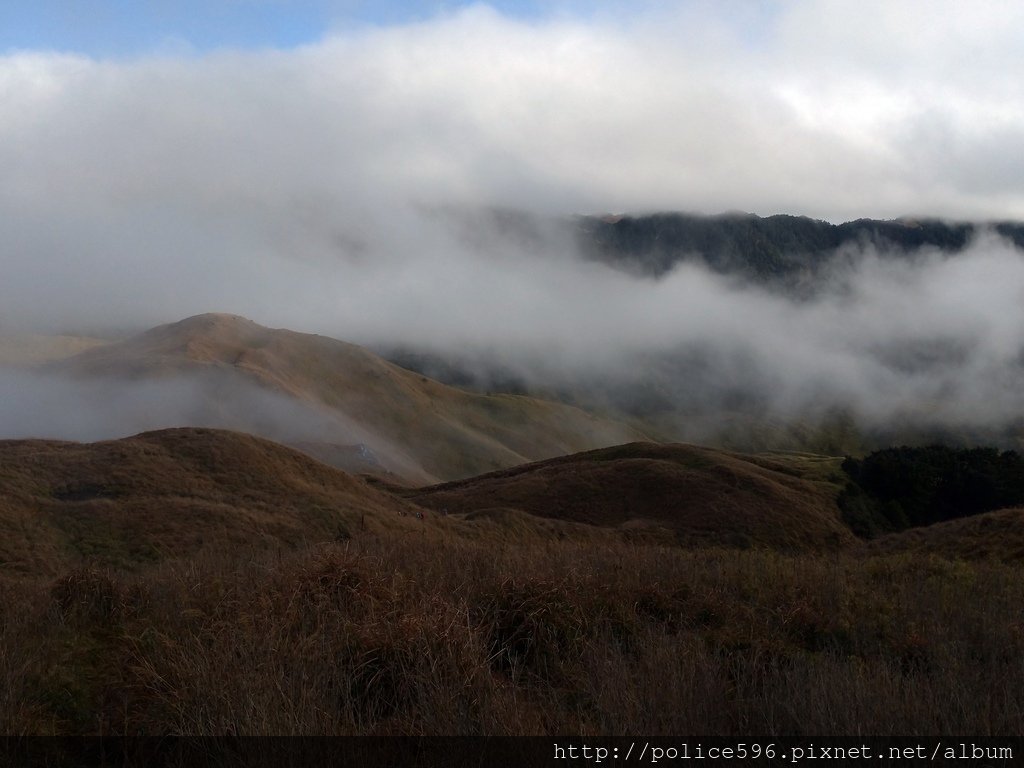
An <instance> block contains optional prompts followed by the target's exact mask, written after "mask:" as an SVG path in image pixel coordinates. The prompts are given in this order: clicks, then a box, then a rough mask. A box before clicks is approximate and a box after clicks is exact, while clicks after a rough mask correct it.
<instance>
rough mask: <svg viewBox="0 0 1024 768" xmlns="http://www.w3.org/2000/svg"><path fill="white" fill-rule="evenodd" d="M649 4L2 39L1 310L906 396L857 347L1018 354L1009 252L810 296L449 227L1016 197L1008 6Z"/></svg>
mask: <svg viewBox="0 0 1024 768" xmlns="http://www.w3.org/2000/svg"><path fill="white" fill-rule="evenodd" d="M669 5H671V6H672V7H671V8H669V9H666V8H665V5H664V4H654V3H649V4H644V5H643V6H642V10H639V11H635V12H634V13H632V14H630V13H629V11H630V10H631V9H636V8H638V7H641V6H639V5H638V4H614V3H613V4H606V5H605V6H604V7H603V10H602V11H601V12H598V13H595V14H593V15H591V16H589V17H588V18H587V19H582V18H581V17H573V16H571V15H568V14H561V15H559V14H556V15H553V16H551V17H550V18H547V19H539V20H535V21H530V22H524V21H515V20H511V19H509V18H507V17H504V16H502V15H501V14H499V13H497V12H495V11H493V10H490V9H488V8H487V7H485V6H477V7H473V8H470V9H468V10H463V11H460V12H457V13H453V14H449V15H446V16H442V17H438V18H437V19H434V20H432V21H427V22H423V23H418V24H411V25H407V26H403V27H383V28H362V29H360V30H358V31H341V32H338V33H336V34H334V35H333V36H331V37H328V38H327V39H325V40H323V41H322V42H319V43H317V44H313V45H309V46H305V47H302V48H298V49H295V50H289V51H262V52H231V51H223V52H219V53H214V54H208V55H201V56H197V55H195V54H194V53H190V54H188V55H182V56H178V55H176V54H175V53H174V51H173V50H167V51H162V52H161V53H160V55H154V56H152V57H148V58H140V59H137V60H132V61H117V62H110V61H95V60H90V59H87V58H80V57H69V56H58V55H51V54H45V53H19V54H12V55H9V56H6V57H4V58H0V169H2V171H3V172H2V173H0V226H2V231H3V233H4V238H3V241H2V242H0V272H2V275H0V325H13V324H18V323H22V324H35V325H48V326H50V327H57V328H68V327H82V326H86V325H90V324H91V325H93V326H97V325H99V326H102V325H122V326H127V325H134V326H142V325H148V324H154V323H157V322H164V321H170V320H174V319H178V318H180V317H183V316H186V315H189V314H193V313H196V312H202V311H211V310H214V311H225V312H235V313H238V314H243V315H247V316H250V317H252V318H254V319H256V320H257V321H260V322H264V323H267V324H274V325H287V326H291V327H294V328H297V329H300V330H314V331H319V332H324V333H330V334H331V335H335V336H338V337H341V338H347V339H350V340H354V341H372V340H376V341H388V340H403V339H405V340H410V341H415V342H428V341H434V342H438V343H441V344H442V345H443V344H448V345H451V346H457V345H472V344H482V343H485V342H491V343H494V344H497V345H504V346H505V347H508V348H513V347H514V348H518V349H520V350H522V349H526V348H534V349H547V350H549V351H551V352H552V354H554V355H557V356H559V359H563V358H564V359H566V360H572V358H573V356H574V355H575V356H576V357H577V358H586V359H577V360H575V361H574V362H575V363H578V364H583V363H585V362H587V361H588V360H589V361H591V362H592V361H594V360H603V361H604V362H608V361H609V360H610V359H612V358H614V357H615V354H616V353H618V352H621V351H622V350H624V349H628V348H632V347H635V346H637V345H640V346H643V345H658V344H663V345H670V344H672V343H682V342H687V341H694V340H697V341H700V340H714V341H716V343H717V342H720V343H722V344H723V345H725V347H724V348H728V349H732V350H734V351H736V355H737V356H742V355H744V354H748V353H749V351H750V349H754V350H755V352H754V353H750V354H752V355H753V358H754V359H755V360H756V359H758V353H756V350H757V349H771V350H772V352H771V355H770V357H771V359H773V360H775V361H776V364H772V365H767V363H766V370H769V369H770V370H769V373H767V374H766V376H767V378H769V379H771V380H773V381H777V382H780V386H785V387H787V388H789V389H790V390H794V391H795V390H797V389H800V388H802V387H806V386H809V385H808V384H807V382H809V381H814V380H816V379H815V377H818V378H823V379H826V380H827V381H829V382H831V383H832V384H837V383H843V386H846V387H847V388H848V389H849V390H850V391H851V392H857V393H867V394H866V395H864V397H865V398H866V399H870V398H871V397H875V396H877V395H878V393H880V392H887V393H889V394H891V395H892V396H893V397H894V398H896V399H900V398H902V399H903V400H906V401H909V400H913V399H914V398H915V397H918V396H919V395H920V394H921V392H922V391H925V390H927V389H928V387H929V386H932V385H928V384H927V383H926V382H924V381H923V380H921V379H915V378H914V377H912V376H911V377H908V376H907V375H905V374H902V373H899V372H896V373H895V374H894V373H892V371H890V370H888V369H887V368H886V366H885V365H884V364H881V363H878V361H877V359H876V358H877V354H876V353H875V351H873V350H875V347H872V344H875V345H876V346H877V343H880V342H881V341H883V340H885V339H886V338H887V337H888V335H891V334H892V333H893V330H892V329H893V328H895V327H900V328H905V329H913V330H908V331H907V332H908V333H909V334H910V335H911V336H913V338H914V339H915V340H917V339H921V338H923V337H925V336H928V335H929V334H930V333H931V330H930V329H931V328H933V327H941V328H942V329H944V331H943V332H942V333H939V332H936V337H937V338H938V337H941V336H942V335H943V333H945V332H947V331H948V333H947V335H949V334H952V335H955V336H956V337H957V338H958V339H959V338H967V339H968V340H969V341H971V343H972V344H977V345H978V348H979V350H981V351H980V352H978V353H977V355H976V356H971V357H970V361H969V362H970V365H972V366H973V365H975V362H976V361H981V362H977V366H976V367H975V368H970V371H971V372H973V373H977V374H978V375H983V374H984V372H985V371H991V370H992V369H993V366H994V367H995V368H997V369H999V370H1001V371H1006V370H1011V368H1008V367H1007V366H1009V365H1010V362H1011V361H1012V360H1013V359H1015V357H1014V355H1016V351H1015V348H1014V345H1015V344H1017V341H1018V338H1017V336H1016V332H1015V331H1014V330H1012V329H1009V330H1008V328H1007V326H1006V324H1005V323H1004V322H1003V321H1002V320H1001V319H1000V318H1001V317H1006V318H1018V314H1019V313H1018V312H1017V310H1016V309H1015V306H1016V305H1014V304H1013V303H1012V301H1011V298H1010V297H1008V296H1007V295H1004V291H1005V290H1007V286H1014V290H1016V286H1017V285H1018V283H1019V280H1018V278H1019V274H1018V266H1017V264H1018V260H1016V259H1017V257H1016V255H1015V254H1013V253H1012V252H1010V251H1008V250H1007V249H1006V248H1005V247H1003V246H997V245H991V244H989V245H985V246H983V247H982V246H979V248H980V250H979V251H978V253H979V254H980V255H978V256H977V258H974V259H967V260H965V261H963V262H962V263H963V264H964V265H971V268H972V269H974V268H976V269H977V270H978V272H977V280H975V281H972V280H971V279H970V278H971V274H973V273H968V274H959V275H954V272H955V269H957V268H962V269H966V266H965V267H957V268H955V267H953V266H943V265H938V266H934V269H932V271H928V270H926V271H924V272H920V273H917V272H915V273H913V276H911V277H908V278H907V280H908V281H909V282H908V283H907V285H906V286H904V288H905V290H904V291H902V292H896V293H893V292H892V291H891V290H890V284H889V283H888V282H887V280H890V279H893V275H891V274H888V273H886V275H885V279H881V278H878V277H877V276H875V277H872V275H874V274H875V273H872V272H870V271H869V272H867V273H865V276H864V277H863V281H864V282H863V283H862V285H863V286H864V291H865V293H864V296H863V297H862V299H861V300H859V301H858V302H855V303H854V304H853V305H847V304H836V305H835V306H834V307H828V306H817V305H815V307H811V308H809V307H795V306H791V305H789V304H788V303H786V302H785V301H783V300H781V299H778V298H773V297H770V296H767V295H763V294H760V293H750V292H742V293H736V292H734V291H732V290H731V289H727V288H725V287H723V286H721V285H719V284H718V282H717V281H716V280H715V279H713V278H711V277H709V276H708V275H705V274H703V273H701V272H699V271H695V270H681V271H679V272H678V273H675V274H673V275H671V276H670V277H669V278H667V279H666V280H664V281H663V282H662V283H659V284H653V283H650V282H638V281H636V280H634V279H632V278H629V277H626V276H623V275H620V274H617V273H614V272H611V271H609V270H607V269H606V268H604V267H600V266H597V265H580V264H578V263H575V262H573V261H572V260H571V259H569V258H568V257H567V256H566V253H565V252H566V251H568V250H570V249H569V246H568V245H567V244H566V243H565V241H563V240H558V239H557V238H556V239H554V240H547V241H545V244H544V245H543V246H542V247H540V248H539V250H538V249H534V250H538V252H530V249H525V250H524V249H523V248H521V247H520V246H516V245H514V244H510V243H506V242H502V241H499V240H498V239H497V238H496V236H494V237H492V238H491V240H490V241H488V240H486V239H485V240H484V241H483V242H484V246H481V244H480V243H479V242H477V243H469V244H467V242H466V241H465V239H464V238H461V236H460V235H459V234H458V233H457V231H456V230H457V228H456V230H453V228H452V227H451V226H450V224H449V223H445V221H446V219H445V218H444V216H441V215H440V214H438V213H437V211H438V210H451V208H452V207H458V206H488V205H498V206H510V207H517V208H524V209H529V210H533V211H536V212H540V213H550V214H559V215H560V214H566V213H570V212H574V211H606V210H613V211H616V210H617V211H621V210H643V209H651V208H658V209H686V210H698V211H706V212H716V211H721V210H729V209H741V210H750V211H755V212H758V213H762V214H768V213H775V212H790V213H798V214H808V215H812V216H817V217H827V218H830V219H833V220H836V219H847V218H856V217H862V216H872V217H893V216H897V215H901V214H905V213H914V214H939V215H949V216H959V217H982V218H997V217H1020V218H1024V168H1022V167H1021V160H1020V158H1022V157H1024V147H1022V146H1021V143H1022V141H1024V139H1022V138H1021V137H1022V136H1024V81H1022V80H1021V79H1020V78H1018V77H1015V76H1014V75H1015V73H1016V70H1017V69H1018V68H1019V67H1018V64H1019V62H1018V58H1019V57H1018V43H1017V40H1016V34H1017V32H1018V31H1019V30H1020V29H1021V23H1022V21H1024V18H1022V15H1024V8H1021V7H1020V6H1018V5H1017V4H1014V3H1000V2H978V3H972V4H964V3H958V2H952V0H950V1H949V2H945V1H944V2H937V3H933V2H929V3H923V2H917V3H913V2H899V1H898V0H897V1H896V2H891V1H890V2H883V1H882V0H869V1H868V2H857V3H852V2H817V1H814V2H812V1H811V0H803V1H802V2H786V3H776V4H770V5H765V4H761V3H743V2H735V3H685V4H669ZM429 211H433V212H434V213H429ZM990 253H997V254H1002V255H1000V256H997V257H996V256H993V257H991V258H989V257H988V256H985V255H984V254H990ZM1007 253H1010V254H1011V255H1006V254H1007ZM986 259H988V260H986ZM993 259H995V260H994V261H993ZM929 275H938V276H940V277H941V279H939V278H936V279H937V280H939V282H938V283H937V284H936V285H938V286H939V287H938V288H936V287H934V286H932V285H931V283H929V282H928V280H930V279H931V278H930V277H929ZM950 286H952V289H950ZM968 287H969V288H970V294H969V295H970V296H971V300H970V301H967V302H963V301H954V300H953V298H951V297H950V296H947V295H946V294H944V293H942V292H941V290H939V288H942V290H947V289H950V290H953V292H954V294H955V295H960V294H959V293H957V292H958V291H961V290H967V288H968ZM936 291H938V292H936ZM1016 295H1017V294H1014V296H1016ZM911 299H913V302H917V303H919V304H920V307H918V306H917V304H915V303H913V302H911V301H910V300H911ZM901 302H907V305H906V306H903V304H901ZM922 308H924V309H922ZM1000 312H1004V313H1005V314H1003V315H1000V314H999V313H1000ZM947 317H955V318H958V319H959V320H962V322H963V324H962V326H955V325H947V324H945V321H944V318H947ZM922 318H923V319H922ZM808 325H810V326H812V328H818V329H819V330H812V331H807V330H806V329H807V328H808ZM861 336H863V338H864V341H863V343H861V341H859V339H860V338H861ZM836 339H838V340H839V341H838V342H836ZM994 339H1003V342H1001V343H1002V344H1003V347H1000V348H999V349H998V350H996V349H995V348H994V347H990V346H987V345H991V344H994V343H995V342H994V341H992V340H994ZM986 340H988V341H986ZM836 343H838V346H835V344H836ZM759 345H760V346H759ZM982 353H984V354H982ZM978 355H980V356H978ZM986 355H987V357H986ZM766 359H767V358H766ZM985 361H988V362H985ZM993 361H994V362H993ZM986 366H987V367H986ZM837 371H838V372H841V374H842V375H835V374H836V372H837ZM961 373H962V371H961ZM957 376H958V377H959V376H960V373H958V374H957ZM990 379H991V380H995V379H998V377H994V378H992V377H990ZM965 381H967V379H963V378H957V380H956V382H955V387H954V388H956V387H960V388H963V386H962V385H963V382H965ZM933 385H934V386H935V387H939V388H941V386H942V385H943V382H942V381H937V382H933ZM951 386H952V385H951ZM922 388H923V389H922ZM978 391H979V392H986V390H984V388H982V389H980V390H978ZM1009 391H1010V390H1009V389H1000V393H1002V394H1006V393H1007V392H1009ZM989 394H991V393H989ZM992 396H993V397H995V395H992ZM1000 396H1002V395H1000ZM1011 400H1012V398H1011ZM1012 403H1014V404H1016V400H1012Z"/></svg>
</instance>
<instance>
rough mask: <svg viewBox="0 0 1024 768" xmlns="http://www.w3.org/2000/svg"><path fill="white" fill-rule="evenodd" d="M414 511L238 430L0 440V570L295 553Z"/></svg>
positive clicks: (390, 524) (395, 524) (401, 521)
mask: <svg viewBox="0 0 1024 768" xmlns="http://www.w3.org/2000/svg"><path fill="white" fill-rule="evenodd" d="M410 511H411V506H410V505H408V504H407V503H406V502H404V501H402V500H400V499H398V498H395V497H393V496H391V495H389V494H386V493H383V492H381V491H378V490H375V489H373V488H371V487H369V486H368V485H367V484H366V483H365V482H363V481H362V480H360V479H358V478H355V477H353V476H351V475H348V474H346V473H344V472H341V471H338V470H335V469H332V468H331V467H328V466H325V465H323V464H320V463H319V462H316V461H314V460H312V459H310V458H309V457H307V456H305V455H304V454H301V453H299V452H297V451H294V450H291V449H289V448H285V447H284V446H281V445H277V444H275V443H272V442H269V441H267V440H263V439H260V438H257V437H253V436H251V435H244V434H240V433H235V432H228V431H223V430H207V429H172V430H163V431H159V432H150V433H145V434H141V435H136V436H135V437H130V438H125V439H122V440H112V441H105V442H99V443H88V444H86V443H71V442H55V441H46V440H8V441H0V574H29V573H35V574H38V573H52V572H55V571H56V570H57V569H58V568H59V567H64V566H66V565H67V564H68V563H74V562H75V561H77V560H82V559H84V560H91V561H96V562H100V563H105V564H108V565H114V566H124V567H131V566H134V565H138V564H143V563H147V562H155V561H158V560H162V559H165V558H175V557H189V556H194V555H197V554H199V553H201V552H204V551H211V552H216V553H218V554H221V555H222V554H224V553H227V552H236V551H246V550H247V549H267V548H270V549H274V548H279V547H291V546H296V545H299V544H302V543H304V542H315V541H324V540H330V539H336V538H345V537H346V536H349V535H352V534H355V533H356V532H358V531H373V530H382V529H385V528H401V527H403V526H406V527H411V526H412V525H413V524H412V523H411V522H410V521H412V520H413V519H415V518H414V517H413V516H412V515H410V514H408V513H409V512H410ZM402 513H405V514H404V515H403V514H402Z"/></svg>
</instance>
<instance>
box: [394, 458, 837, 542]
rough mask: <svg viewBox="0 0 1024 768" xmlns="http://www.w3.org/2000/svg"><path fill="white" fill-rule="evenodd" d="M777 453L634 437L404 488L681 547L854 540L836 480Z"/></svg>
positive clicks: (418, 498)
mask: <svg viewBox="0 0 1024 768" xmlns="http://www.w3.org/2000/svg"><path fill="white" fill-rule="evenodd" d="M820 474H821V470H820V469H819V468H818V467H817V466H812V467H810V468H809V469H807V468H804V467H803V466H802V465H800V464H799V463H796V464H794V462H793V461H786V460H785V459H784V458H781V457H780V458H778V459H770V458H766V457H756V458H751V457H745V456H741V455H738V454H733V453H728V452H725V451H718V450H713V449H709V448H700V447H697V446H692V445H678V444H677V445H657V444H654V443H632V444H628V445H620V446H616V447H614V448H605V449H599V450H595V451H589V452H586V453H580V454H574V455H572V456H564V457H561V458H557V459H550V460H548V461H542V462H536V463H533V464H527V465H523V466H519V467H514V468H512V469H507V470H500V471H498V472H492V473H489V474H486V475H482V476H480V477H475V478H471V479H469V480H463V481H456V482H451V483H445V484H442V485H437V486H432V487H430V488H423V489H419V490H415V491H410V492H408V493H406V494H405V495H406V496H407V497H408V498H409V499H411V500H413V501H415V502H416V503H417V504H421V505H424V506H428V507H430V508H432V509H435V510H448V511H449V512H459V513H480V512H481V511H483V510H488V509H496V508H497V509H504V510H518V511H520V512H525V513H528V514H530V515H535V516H539V517H545V518H553V519H557V520H563V521H573V522H577V523H586V524H589V525H596V526H623V525H628V526H631V527H633V528H634V529H637V528H638V527H639V528H642V527H643V526H644V525H646V526H648V527H659V528H662V529H665V530H667V531H671V532H672V533H673V535H674V536H675V538H676V540H678V541H679V542H682V543H687V544H695V543H696V544H708V543H710V544H718V545H721V544H725V545H730V546H741V547H742V546H771V547H776V548H786V549H794V550H813V551H818V552H820V551H825V550H834V549H839V548H842V547H850V546H854V545H855V540H854V537H853V536H852V535H851V533H850V531H849V529H848V528H847V527H846V526H845V525H843V523H842V522H841V521H840V519H839V514H838V511H837V509H836V505H835V501H834V499H835V493H836V490H837V486H836V485H835V483H833V482H831V481H829V480H827V479H822V477H820Z"/></svg>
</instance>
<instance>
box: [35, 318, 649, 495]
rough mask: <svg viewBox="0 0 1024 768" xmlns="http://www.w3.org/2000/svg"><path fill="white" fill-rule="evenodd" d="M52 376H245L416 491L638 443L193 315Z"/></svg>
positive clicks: (622, 428) (79, 359)
mask: <svg viewBox="0 0 1024 768" xmlns="http://www.w3.org/2000/svg"><path fill="white" fill-rule="evenodd" d="M52 370H55V371H59V372H63V373H71V374H76V375H88V376H116V377H128V378H133V377H140V378H150V377H162V376H170V375H174V374H189V373H209V372H222V373H224V374H241V375H242V376H244V377H245V378H246V379H247V380H249V381H252V382H255V383H257V384H259V385H260V386H262V387H264V388H265V389H267V390H270V391H274V392H278V393H281V394H283V395H286V396H288V397H289V398H292V399H294V400H296V401H299V402H302V403H305V404H308V405H310V406H311V407H314V408H319V409H324V408H326V409H328V410H329V411H331V412H333V413H334V414H337V415H340V416H341V417H343V418H344V419H345V420H346V421H348V422H350V423H352V424H353V425H354V428H355V430H356V432H358V434H357V436H356V437H355V438H351V437H349V438H347V439H346V436H345V435H338V436H333V437H332V440H331V442H337V443H353V442H365V443H368V444H370V446H371V448H373V450H374V452H375V453H376V454H377V455H378V456H380V457H381V459H382V463H384V464H385V466H387V468H388V469H392V470H395V471H398V472H399V473H400V474H402V475H403V476H405V477H406V478H407V479H412V480H415V481H419V482H436V481H438V480H445V479H453V478H459V477H468V476H472V475H475V474H479V473H481V472H487V471H490V470H494V469H500V468H504V467H509V466H514V465H516V464H521V463H523V462H527V461H532V460H537V459H543V458H549V457H552V456H559V455H565V454H569V453H573V452H577V451H582V450H587V449H590V448H595V447H601V446H607V445H614V444H617V443H621V442H625V441H628V440H636V439H643V437H644V436H643V435H642V434H641V433H639V432H637V431H636V430H635V429H633V428H631V427H628V426H626V425H623V424H620V423H617V422H614V421H610V420H607V419H602V418H598V417H595V416H593V415H591V414H588V413H587V412H585V411H583V410H580V409H578V408H574V407H571V406H567V405H563V404H560V403H553V402H548V401H544V400H539V399H536V398H530V397H523V396H514V395H496V396H489V395H480V394H474V393H470V392H465V391H463V390H460V389H456V388H454V387H450V386H447V385H444V384H441V383H439V382H437V381H434V380H432V379H429V378H426V377H424V376H420V375H419V374H416V373H413V372H411V371H407V370H405V369H403V368H399V367H398V366H396V365H393V364H391V363H388V362H386V361H385V360H383V359H381V358H380V357H378V356H377V355H374V354H373V353H371V352H369V351H367V350H365V349H363V348H362V347H359V346H356V345H353V344H347V343H345V342H342V341H338V340H336V339H331V338H327V337H324V336H316V335H310V334H303V333H296V332H293V331H288V330H272V329H269V328H264V327H262V326H260V325H257V324H256V323H254V322H252V321H249V320H246V319H244V318H241V317H238V316H234V315H220V314H208V315H198V316H196V317H191V318H188V319H186V320H182V321H181V322H178V323H174V324H171V325H165V326H160V327H158V328H154V329H152V330H150V331H147V332H145V333H143V334H141V335H139V336H136V337H134V338H131V339H128V340H126V341H123V342H118V343H114V344H110V345H108V346H105V347H102V348H98V349H95V350H90V351H87V352H84V353H82V354H80V355H78V356H76V357H74V358H72V359H70V360H67V361H65V362H63V363H60V364H57V365H56V366H54V367H53V368H52ZM267 436H268V437H272V438H275V439H276V438H281V437H282V436H280V435H267ZM287 437H292V438H293V437H294V436H287ZM386 459H390V464H389V463H388V461H386ZM410 464H411V465H412V466H410Z"/></svg>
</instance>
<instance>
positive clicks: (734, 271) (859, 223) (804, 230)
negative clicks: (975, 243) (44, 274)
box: [577, 213, 1024, 283]
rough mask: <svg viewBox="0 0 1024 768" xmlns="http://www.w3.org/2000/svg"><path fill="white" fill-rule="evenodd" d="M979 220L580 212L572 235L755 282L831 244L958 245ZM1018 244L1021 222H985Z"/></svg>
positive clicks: (812, 264)
mask: <svg viewBox="0 0 1024 768" xmlns="http://www.w3.org/2000/svg"><path fill="white" fill-rule="evenodd" d="M980 226H982V225H978V224H971V223H964V222H948V221H941V220H937V219H896V220H892V221H879V220H875V219H858V220H856V221H848V222H845V223H843V224H831V223H829V222H827V221H819V220H816V219H811V218H807V217H806V216H788V215H778V216H767V217H764V218H762V217H760V216H755V215H753V214H744V213H726V214H721V215H718V216H702V215H697V214H685V213H658V214H652V215H647V216H635V217H634V216H622V217H617V216H614V217H603V218H600V217H590V216H587V217H581V218H580V219H579V221H578V230H577V231H578V235H577V240H578V243H579V245H580V248H581V250H582V251H583V253H585V254H586V255H587V256H588V257H590V258H593V259H597V260H600V261H605V262H607V263H610V264H613V265H615V266H622V267H628V268H631V269H633V270H636V271H639V272H640V273H642V274H646V275H648V276H651V277H660V276H662V275H664V274H665V273H667V272H669V271H670V270H671V269H673V268H674V267H675V266H676V265H677V264H679V263H681V262H696V263H702V264H704V265H706V266H708V267H710V268H711V269H712V270H714V271H715V272H719V273H721V274H731V275H739V276H743V277H747V278H749V279H751V280H755V281H757V282H762V283H779V282H781V283H789V282H792V281H793V280H794V279H799V278H808V277H813V275H814V274H815V273H816V271H817V270H818V269H819V268H820V267H821V266H823V265H824V264H825V263H826V262H827V261H828V257H829V256H830V255H831V254H832V253H834V252H835V250H836V249H837V248H840V247H842V246H846V245H855V246H862V245H863V246H872V247H874V248H875V249H877V250H878V251H879V252H880V253H883V254H890V255H899V254H905V253H907V252H909V251H912V250H914V249H918V248H922V247H931V248H936V249H938V250H940V251H944V252H947V253H955V252H957V251H960V250H962V249H963V248H964V247H965V246H966V245H967V244H968V243H969V242H970V240H971V238H972V237H973V236H974V235H975V234H976V233H977V231H978V229H979V227H980ZM988 226H989V227H990V228H992V229H993V230H994V231H996V232H998V233H999V234H1000V235H1002V236H1003V237H1006V238H1008V239H1009V240H1011V241H1013V242H1014V243H1015V244H1016V245H1017V246H1020V247H1024V224H1019V223H1011V222H998V223H993V224H989V225H988Z"/></svg>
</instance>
